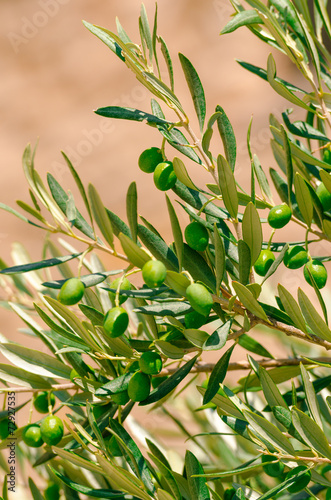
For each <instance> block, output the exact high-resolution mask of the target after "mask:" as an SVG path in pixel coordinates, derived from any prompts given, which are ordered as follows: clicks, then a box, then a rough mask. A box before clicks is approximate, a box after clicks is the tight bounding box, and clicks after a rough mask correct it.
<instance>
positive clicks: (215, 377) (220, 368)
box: [203, 344, 236, 404]
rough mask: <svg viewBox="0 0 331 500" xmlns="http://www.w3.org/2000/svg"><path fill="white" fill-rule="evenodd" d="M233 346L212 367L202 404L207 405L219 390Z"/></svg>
mask: <svg viewBox="0 0 331 500" xmlns="http://www.w3.org/2000/svg"><path fill="white" fill-rule="evenodd" d="M235 346H236V344H233V345H232V346H231V347H230V348H229V349H228V350H227V351H226V352H225V353H224V354H223V356H222V357H221V358H220V359H219V360H218V362H217V363H216V365H215V366H214V368H213V371H212V372H211V374H210V378H209V382H208V387H207V390H206V392H205V394H204V396H203V404H207V403H209V401H211V400H212V399H213V397H214V396H215V395H216V394H217V391H218V390H219V388H220V384H222V382H223V380H224V379H225V376H226V372H227V370H228V366H229V362H230V358H231V354H232V351H233V349H234V348H235Z"/></svg>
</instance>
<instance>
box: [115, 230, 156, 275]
mask: <svg viewBox="0 0 331 500" xmlns="http://www.w3.org/2000/svg"><path fill="white" fill-rule="evenodd" d="M118 237H119V240H120V242H121V245H122V248H123V252H124V253H125V255H126V256H127V257H128V259H129V261H130V262H131V263H132V264H133V265H134V266H136V267H139V268H140V269H141V268H142V267H143V266H144V264H145V263H146V262H147V261H149V260H151V259H150V256H149V255H148V254H147V253H146V252H145V250H143V249H142V248H140V247H139V246H138V245H137V244H136V243H134V242H133V241H132V240H131V239H130V238H129V237H128V236H126V235H125V234H123V233H120V234H119V235H118Z"/></svg>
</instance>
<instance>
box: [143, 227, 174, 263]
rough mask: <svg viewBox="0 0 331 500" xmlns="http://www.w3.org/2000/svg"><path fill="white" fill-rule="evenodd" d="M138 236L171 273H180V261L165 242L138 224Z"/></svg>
mask: <svg viewBox="0 0 331 500" xmlns="http://www.w3.org/2000/svg"><path fill="white" fill-rule="evenodd" d="M138 236H139V238H140V240H141V241H142V243H143V244H144V245H145V247H146V248H147V249H148V250H149V251H150V252H151V254H152V255H154V257H155V258H156V259H158V260H160V261H161V262H163V264H164V265H165V266H166V268H167V269H169V270H171V271H178V259H177V257H176V255H175V253H174V252H173V251H172V250H171V248H169V247H168V245H167V244H166V243H165V241H164V240H163V239H162V238H160V237H159V236H158V235H157V234H155V233H154V232H152V231H151V230H150V229H148V228H147V227H144V226H142V225H141V224H138Z"/></svg>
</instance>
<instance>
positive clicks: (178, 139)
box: [158, 127, 202, 165]
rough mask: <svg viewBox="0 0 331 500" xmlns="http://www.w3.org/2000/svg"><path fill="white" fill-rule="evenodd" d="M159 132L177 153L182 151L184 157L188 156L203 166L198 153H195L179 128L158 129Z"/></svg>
mask: <svg viewBox="0 0 331 500" xmlns="http://www.w3.org/2000/svg"><path fill="white" fill-rule="evenodd" d="M158 128H159V132H160V133H161V134H162V135H163V136H164V137H165V138H166V139H167V141H168V143H169V144H170V145H171V146H172V147H173V148H175V149H177V151H180V152H181V153H182V154H183V155H185V156H187V157H188V158H190V159H191V160H193V161H194V162H195V163H199V164H200V165H201V163H202V161H201V159H200V157H199V156H198V155H197V153H196V152H195V151H194V148H193V147H192V145H191V144H190V142H189V141H188V140H187V138H186V137H185V135H184V134H183V133H182V132H181V131H180V130H179V128H176V127H175V128H172V127H169V128H166V127H158Z"/></svg>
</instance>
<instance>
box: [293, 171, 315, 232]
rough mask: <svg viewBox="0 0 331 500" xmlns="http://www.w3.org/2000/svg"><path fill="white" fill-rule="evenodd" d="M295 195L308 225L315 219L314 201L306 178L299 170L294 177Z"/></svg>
mask: <svg viewBox="0 0 331 500" xmlns="http://www.w3.org/2000/svg"><path fill="white" fill-rule="evenodd" d="M294 187H295V196H296V199H297V203H298V207H299V210H300V212H301V214H302V217H303V218H304V221H305V223H306V224H307V226H308V227H310V226H311V223H312V220H313V208H314V207H313V202H312V199H311V196H310V191H309V187H308V185H307V182H306V181H305V179H304V178H303V177H302V176H301V175H300V174H299V173H298V172H297V173H296V174H295V177H294Z"/></svg>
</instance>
